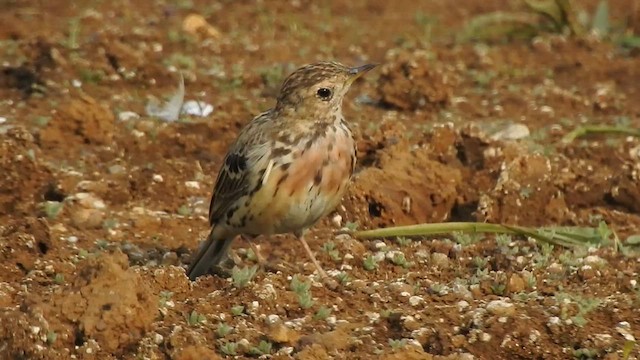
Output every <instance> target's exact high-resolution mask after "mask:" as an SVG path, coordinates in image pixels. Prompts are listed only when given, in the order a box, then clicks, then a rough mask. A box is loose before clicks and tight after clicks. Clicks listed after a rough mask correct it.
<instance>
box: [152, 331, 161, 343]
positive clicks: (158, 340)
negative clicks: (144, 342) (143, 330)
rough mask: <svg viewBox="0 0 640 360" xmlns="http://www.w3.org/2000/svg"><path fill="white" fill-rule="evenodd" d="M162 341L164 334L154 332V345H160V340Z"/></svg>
mask: <svg viewBox="0 0 640 360" xmlns="http://www.w3.org/2000/svg"><path fill="white" fill-rule="evenodd" d="M163 341H164V336H162V335H160V334H158V333H156V334H155V335H153V342H155V343H156V345H160V344H162V342H163Z"/></svg>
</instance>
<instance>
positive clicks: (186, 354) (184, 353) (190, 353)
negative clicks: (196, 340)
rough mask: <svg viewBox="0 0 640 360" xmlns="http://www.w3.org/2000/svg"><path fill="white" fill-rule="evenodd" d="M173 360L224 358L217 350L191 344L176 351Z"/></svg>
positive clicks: (214, 359) (213, 359)
mask: <svg viewBox="0 0 640 360" xmlns="http://www.w3.org/2000/svg"><path fill="white" fill-rule="evenodd" d="M173 354H174V355H173V356H171V359H172V360H218V359H222V358H221V357H220V356H218V354H216V352H215V351H213V350H212V349H209V348H207V347H204V346H197V345H190V346H187V347H186V348H184V349H182V350H177V351H174V353H173Z"/></svg>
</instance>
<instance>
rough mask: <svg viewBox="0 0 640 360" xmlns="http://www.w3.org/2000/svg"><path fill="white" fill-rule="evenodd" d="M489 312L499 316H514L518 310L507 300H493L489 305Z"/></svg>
mask: <svg viewBox="0 0 640 360" xmlns="http://www.w3.org/2000/svg"><path fill="white" fill-rule="evenodd" d="M487 311H489V312H490V313H491V314H493V315H497V316H512V315H514V314H515V312H516V309H515V306H514V305H513V304H512V303H509V302H507V301H505V300H493V301H491V302H490V303H488V304H487Z"/></svg>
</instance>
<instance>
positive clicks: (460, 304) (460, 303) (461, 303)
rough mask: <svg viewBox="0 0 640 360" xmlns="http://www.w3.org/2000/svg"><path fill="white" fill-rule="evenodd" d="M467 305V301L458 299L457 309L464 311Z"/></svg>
mask: <svg viewBox="0 0 640 360" xmlns="http://www.w3.org/2000/svg"><path fill="white" fill-rule="evenodd" d="M468 307H469V303H468V302H466V301H464V300H460V301H458V311H461V312H462V311H464V310H465V309H466V308H468Z"/></svg>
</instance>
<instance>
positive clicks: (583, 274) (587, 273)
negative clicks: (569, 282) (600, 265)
mask: <svg viewBox="0 0 640 360" xmlns="http://www.w3.org/2000/svg"><path fill="white" fill-rule="evenodd" d="M596 275H597V272H596V270H594V269H593V267H591V265H582V266H581V267H580V269H578V276H580V278H581V279H582V280H589V279H593V278H594V277H595V276H596Z"/></svg>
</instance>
